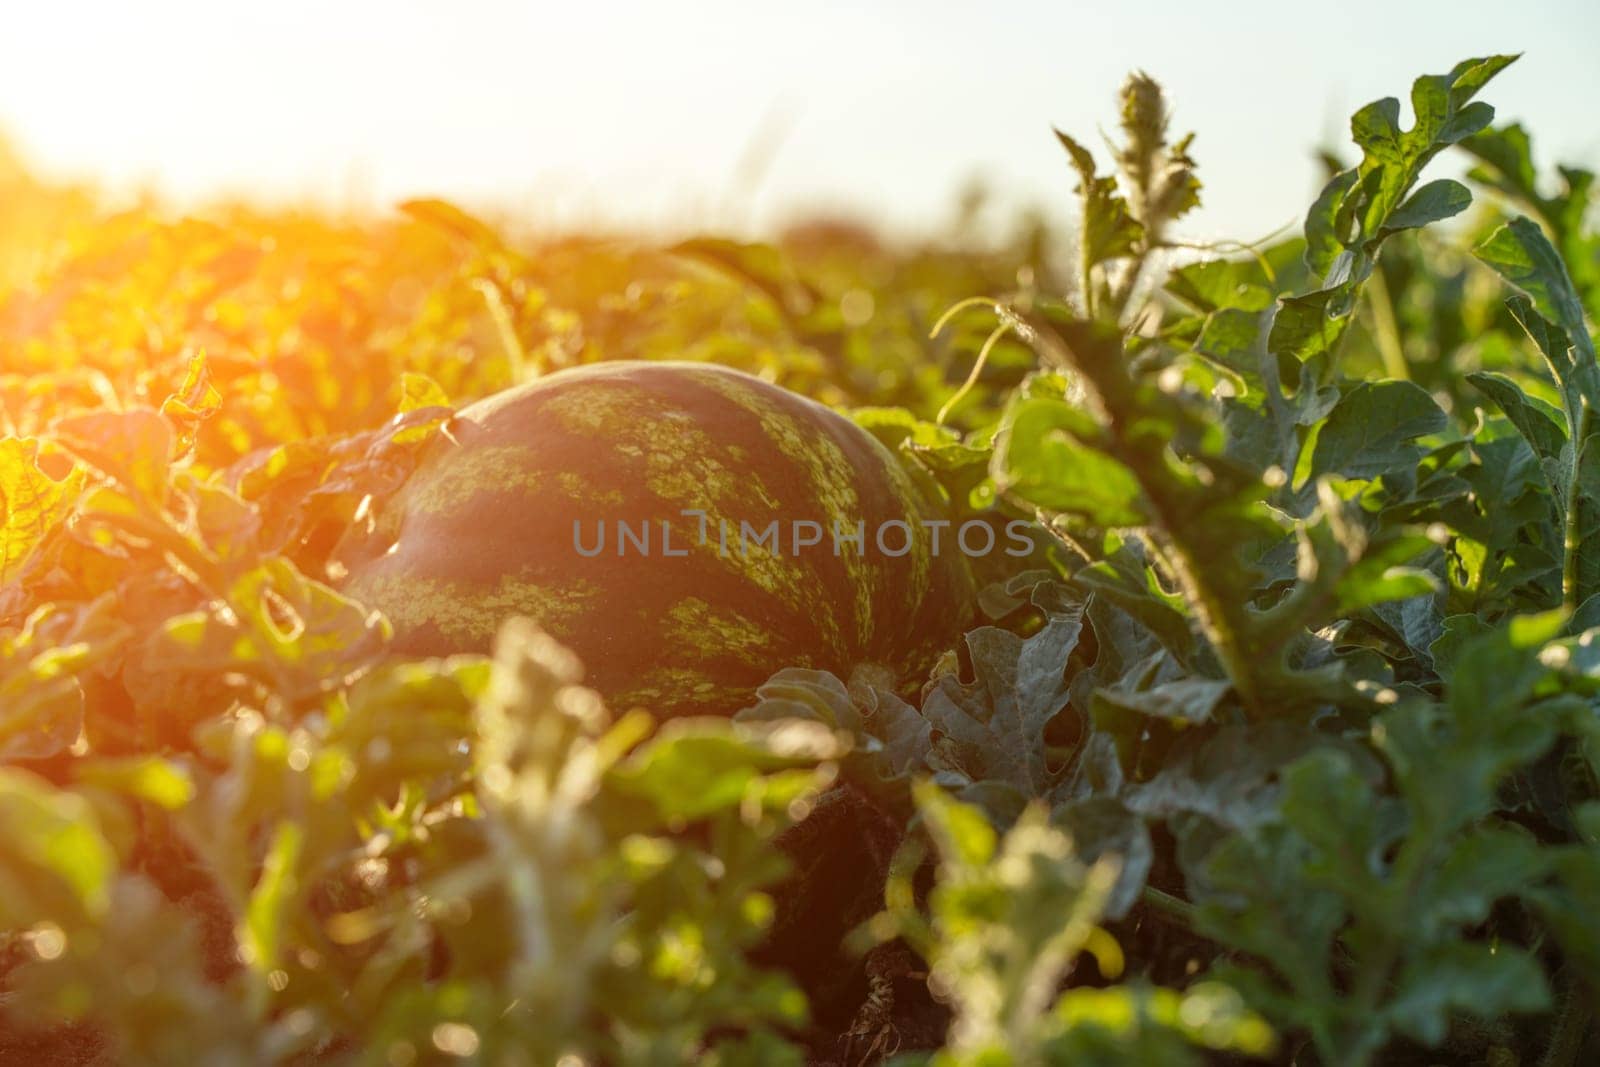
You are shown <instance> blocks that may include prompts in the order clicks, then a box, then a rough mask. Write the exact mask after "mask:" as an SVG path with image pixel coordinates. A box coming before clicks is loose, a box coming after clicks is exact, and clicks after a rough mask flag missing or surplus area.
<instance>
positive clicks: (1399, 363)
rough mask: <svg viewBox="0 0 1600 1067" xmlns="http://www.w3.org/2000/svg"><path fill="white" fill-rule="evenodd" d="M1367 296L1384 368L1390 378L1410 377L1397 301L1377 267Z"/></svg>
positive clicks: (1404, 378)
mask: <svg viewBox="0 0 1600 1067" xmlns="http://www.w3.org/2000/svg"><path fill="white" fill-rule="evenodd" d="M1367 296H1368V297H1369V298H1370V300H1371V306H1372V326H1373V330H1372V337H1373V340H1374V341H1375V342H1376V343H1377V345H1378V353H1379V354H1380V355H1381V356H1382V357H1383V372H1384V373H1385V374H1387V375H1388V376H1389V377H1391V378H1398V379H1400V380H1401V381H1410V380H1411V367H1410V365H1409V364H1407V363H1406V353H1405V348H1404V346H1403V345H1402V344H1401V343H1400V324H1399V322H1398V321H1397V320H1396V319H1395V317H1394V301H1393V300H1391V299H1390V298H1389V283H1388V282H1387V281H1385V280H1384V278H1383V271H1382V270H1374V271H1373V272H1372V277H1370V278H1368V279H1367Z"/></svg>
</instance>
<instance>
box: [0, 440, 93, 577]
mask: <svg viewBox="0 0 1600 1067" xmlns="http://www.w3.org/2000/svg"><path fill="white" fill-rule="evenodd" d="M38 454H39V443H38V442H37V441H35V440H32V439H30V438H17V437H7V438H5V439H4V440H0V585H4V584H5V583H7V582H10V581H12V580H13V579H15V578H16V577H17V576H18V575H19V574H20V573H21V572H22V568H23V565H24V564H26V563H27V562H28V558H29V557H30V556H32V555H33V552H34V550H35V549H36V548H38V547H39V545H40V543H41V542H43V541H44V539H45V537H47V536H48V535H49V534H50V531H51V530H53V529H55V527H56V525H57V524H58V523H60V522H61V520H62V519H64V518H66V516H67V514H68V513H69V512H70V511H71V510H72V507H73V505H74V504H76V503H77V500H78V496H79V494H80V493H81V492H82V490H83V471H82V470H80V469H74V470H73V471H72V473H71V474H70V475H69V476H68V477H67V478H66V479H65V480H63V481H56V480H55V479H53V478H51V477H50V476H49V475H47V474H45V473H44V472H43V471H41V470H40V469H39V467H38V464H37V458H38Z"/></svg>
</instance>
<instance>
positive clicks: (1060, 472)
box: [993, 398, 1146, 528]
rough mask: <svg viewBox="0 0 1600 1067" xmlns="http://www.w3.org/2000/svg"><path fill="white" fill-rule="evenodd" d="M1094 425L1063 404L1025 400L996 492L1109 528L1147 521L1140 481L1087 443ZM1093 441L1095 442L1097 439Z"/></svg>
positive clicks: (1010, 418) (1010, 423) (1008, 438)
mask: <svg viewBox="0 0 1600 1067" xmlns="http://www.w3.org/2000/svg"><path fill="white" fill-rule="evenodd" d="M1092 429H1093V423H1092V422H1089V421H1087V416H1085V415H1084V413H1083V412H1082V411H1080V410H1078V409H1077V408H1075V407H1073V406H1072V405H1071V404H1069V403H1067V402H1066V401H1062V400H1053V399H1047V398H1033V399H1023V400H1019V401H1018V402H1016V403H1015V404H1013V405H1012V407H1011V409H1010V411H1009V412H1008V413H1007V429H1006V430H1005V431H1004V432H1003V433H1002V434H1001V437H1000V441H999V447H998V448H997V450H996V451H995V456H994V465H993V475H994V480H995V485H996V487H997V488H998V489H999V490H1001V491H1002V492H1005V493H1008V494H1010V495H1012V496H1015V497H1017V498H1018V499H1021V500H1025V501H1027V502H1028V503H1030V504H1033V505H1035V506H1037V507H1041V508H1045V509H1046V510H1048V511H1056V512H1061V513H1064V514H1070V515H1081V516H1083V517H1084V518H1085V519H1087V520H1088V521H1090V522H1092V523H1094V524H1095V525H1097V526H1100V527H1104V528H1115V527H1121V526H1138V525H1142V524H1143V523H1144V522H1145V521H1146V517H1145V514H1144V510H1143V507H1142V505H1141V503H1140V501H1141V496H1140V489H1139V481H1138V479H1137V478H1135V477H1134V475H1133V472H1132V471H1130V470H1128V468H1127V467H1125V466H1123V465H1122V464H1121V463H1119V462H1117V461H1116V460H1115V459H1112V458H1111V457H1110V456H1108V455H1106V454H1105V453H1104V452H1101V451H1098V450H1097V449H1095V448H1093V447H1091V446H1089V445H1087V444H1084V443H1083V441H1082V440H1080V439H1079V438H1078V437H1077V436H1076V435H1077V434H1079V433H1084V434H1088V433H1090V432H1091V431H1092ZM1091 439H1092V438H1091Z"/></svg>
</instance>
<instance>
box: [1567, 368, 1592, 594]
mask: <svg viewBox="0 0 1600 1067" xmlns="http://www.w3.org/2000/svg"><path fill="white" fill-rule="evenodd" d="M1579 404H1580V405H1582V408H1581V412H1582V413H1581V414H1580V415H1579V416H1578V425H1577V426H1575V427H1573V434H1572V467H1571V470H1570V471H1569V473H1568V479H1567V514H1566V523H1565V530H1564V531H1563V536H1562V545H1561V552H1562V560H1561V603H1562V605H1563V606H1564V607H1565V608H1566V609H1567V610H1568V611H1575V610H1577V607H1578V605H1579V604H1580V603H1581V602H1582V600H1583V592H1584V591H1583V589H1582V588H1581V586H1580V578H1579V574H1578V564H1579V562H1580V559H1581V556H1582V549H1583V521H1582V520H1583V485H1582V481H1581V479H1582V471H1583V450H1584V448H1585V447H1586V446H1587V444H1588V440H1589V435H1590V434H1591V433H1593V431H1594V409H1593V408H1591V407H1589V402H1588V401H1587V400H1580V401H1579Z"/></svg>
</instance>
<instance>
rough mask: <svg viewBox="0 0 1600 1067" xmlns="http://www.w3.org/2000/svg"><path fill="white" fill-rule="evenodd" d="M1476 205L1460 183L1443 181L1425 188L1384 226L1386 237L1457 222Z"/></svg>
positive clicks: (1448, 179)
mask: <svg viewBox="0 0 1600 1067" xmlns="http://www.w3.org/2000/svg"><path fill="white" fill-rule="evenodd" d="M1471 205H1472V193H1471V191H1470V190H1469V189H1468V188H1467V187H1466V186H1465V185H1462V184H1461V183H1460V182H1458V181H1454V180H1452V179H1450V178H1440V179H1439V180H1438V181H1432V182H1429V183H1428V184H1426V185H1424V186H1421V187H1420V188H1418V189H1417V191H1416V192H1414V193H1412V194H1411V195H1410V196H1409V197H1408V198H1406V202H1405V203H1403V204H1401V205H1400V206H1399V207H1398V208H1396V209H1395V211H1394V214H1392V215H1390V216H1389V219H1388V221H1387V222H1385V223H1384V233H1385V235H1387V234H1393V233H1398V232H1399V231H1401V230H1414V229H1417V228H1419V227H1422V226H1426V225H1428V224H1429V223H1430V222H1442V221H1443V220H1445V219H1449V218H1454V217H1455V216H1457V215H1459V214H1461V213H1462V212H1463V211H1465V210H1467V208H1468V207H1470V206H1471Z"/></svg>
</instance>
